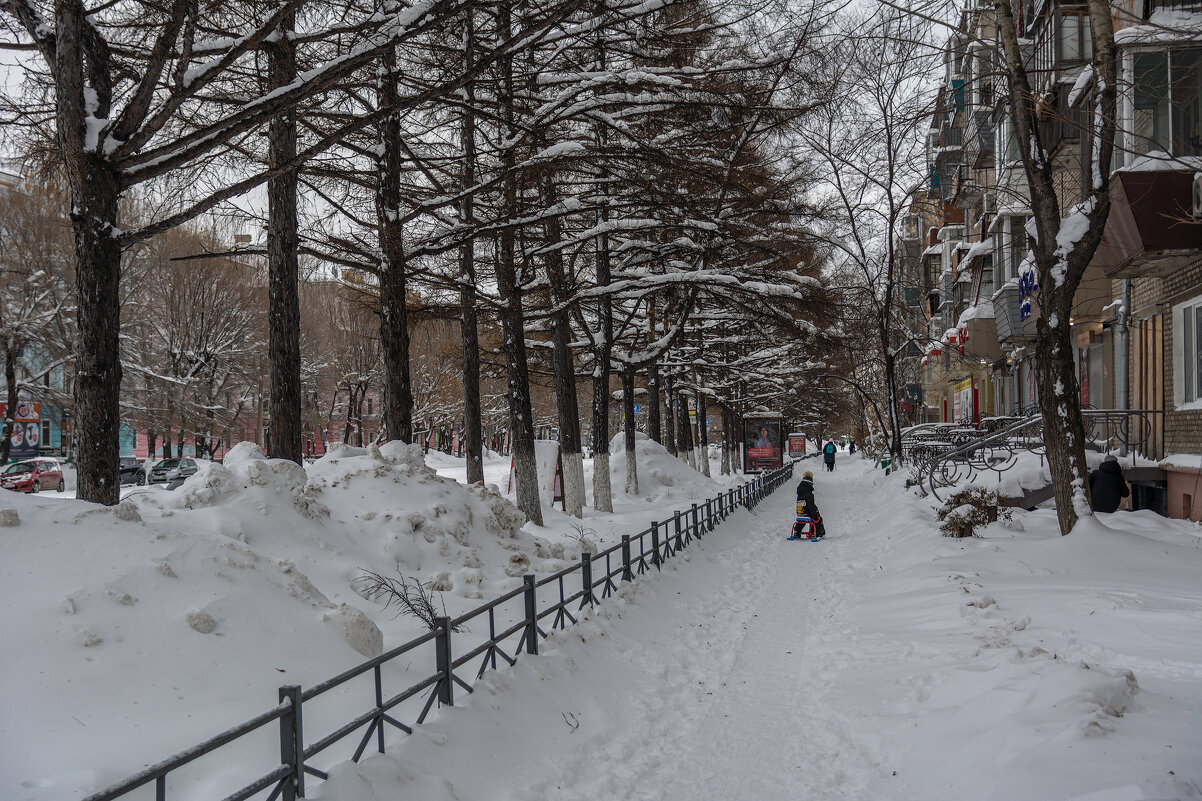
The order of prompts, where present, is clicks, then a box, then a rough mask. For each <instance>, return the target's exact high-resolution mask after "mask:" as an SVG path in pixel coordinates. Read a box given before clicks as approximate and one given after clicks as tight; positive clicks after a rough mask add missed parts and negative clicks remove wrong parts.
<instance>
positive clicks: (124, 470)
mask: <svg viewBox="0 0 1202 801" xmlns="http://www.w3.org/2000/svg"><path fill="white" fill-rule="evenodd" d="M119 469H120V471H121V483H122V484H138V485H142V484H145V483H146V466H145V465H143V464H142V461H141V460H140V459H138V458H137V457H136V456H122V457H121V465H120V467H119Z"/></svg>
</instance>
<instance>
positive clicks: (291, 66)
mask: <svg viewBox="0 0 1202 801" xmlns="http://www.w3.org/2000/svg"><path fill="white" fill-rule="evenodd" d="M294 24H295V16H294V15H288V16H287V17H286V18H285V19H284V21H283V22H282V23H281V25H280V30H281V33H283V34H285V35H282V36H279V37H277V38H276V39H275V40H274V41H272V42H269V43H268V44H267V46H266V49H267V65H268V66H267V70H268V85H269V86H270V87H271V88H272V89H278V88H281V87H284V86H287V85H288V84H290V83H292V82H293V81H294V80H296V48H295V45H294V44H293V42H292V40H291V39H290V38H289V36H288V35H287V34H290V33H291V32H292V28H293V26H294ZM267 147H268V164H269V166H270V167H272V168H275V167H279V166H282V165H283V164H285V163H287V162H289V161H291V160H292V159H294V158H295V157H296V111H295V110H294V109H289V110H287V111H285V112H283V113H282V114H280V115H279V116H277V117H274V118H273V119H272V120H271V124H270V125H269V126H268V132H267ZM296 186H297V170H296V169H295V168H294V169H291V170H288V171H286V172H283V173H281V174H279V175H277V176H275V177H274V178H270V179H268V181H267V206H268V211H267V217H268V223H267V286H268V289H267V312H268V320H269V331H268V344H267V352H268V361H269V363H270V373H271V376H270V382H271V388H270V396H271V397H270V401H269V406H268V415H269V417H270V420H271V436H270V438H269V439H268V450H267V455H268V456H270V457H272V458H275V459H290V460H291V461H294V462H296V463H298V464H299V463H300V462H301V441H302V438H303V433H304V432H303V430H302V424H301V420H302V418H301V379H300V375H301V354H300V289H299V278H300V276H299V264H298V260H297V249H298V235H297V222H296V202H297V192H296Z"/></svg>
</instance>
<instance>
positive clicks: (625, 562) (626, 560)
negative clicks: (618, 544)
mask: <svg viewBox="0 0 1202 801" xmlns="http://www.w3.org/2000/svg"><path fill="white" fill-rule="evenodd" d="M622 581H634V571H633V570H631V569H630V535H629V534H623V535H622Z"/></svg>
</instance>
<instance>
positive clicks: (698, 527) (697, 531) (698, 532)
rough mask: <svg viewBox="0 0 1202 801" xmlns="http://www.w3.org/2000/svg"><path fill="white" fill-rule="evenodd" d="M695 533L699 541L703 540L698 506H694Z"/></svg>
mask: <svg viewBox="0 0 1202 801" xmlns="http://www.w3.org/2000/svg"><path fill="white" fill-rule="evenodd" d="M693 532H694V536H696V537H697V539H701V513H700V512H699V511H698V510H697V504H693Z"/></svg>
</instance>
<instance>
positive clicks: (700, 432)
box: [696, 390, 710, 478]
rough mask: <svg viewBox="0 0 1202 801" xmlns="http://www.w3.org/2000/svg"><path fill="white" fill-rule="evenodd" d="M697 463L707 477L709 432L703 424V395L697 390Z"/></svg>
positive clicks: (708, 469)
mask: <svg viewBox="0 0 1202 801" xmlns="http://www.w3.org/2000/svg"><path fill="white" fill-rule="evenodd" d="M696 403H697V463H698V465H700V467H701V475H703V476H705V477H706V478H709V474H710V454H709V450H710V443H709V432H708V431H706V430H705V429H706V425H705V405H706V404H705V395H703V394H702V393H701V390H697V400H696Z"/></svg>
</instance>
